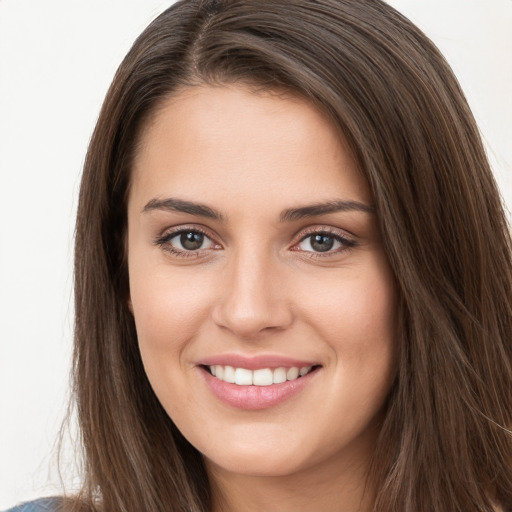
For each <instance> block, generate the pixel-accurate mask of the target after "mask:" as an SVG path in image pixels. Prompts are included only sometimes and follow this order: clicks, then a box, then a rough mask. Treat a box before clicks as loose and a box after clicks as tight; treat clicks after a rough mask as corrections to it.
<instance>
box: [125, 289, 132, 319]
mask: <svg viewBox="0 0 512 512" xmlns="http://www.w3.org/2000/svg"><path fill="white" fill-rule="evenodd" d="M126 303H127V305H128V309H129V310H130V313H131V314H132V316H133V304H132V297H131V295H130V294H128V299H127V301H126Z"/></svg>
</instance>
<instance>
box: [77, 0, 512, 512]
mask: <svg viewBox="0 0 512 512" xmlns="http://www.w3.org/2000/svg"><path fill="white" fill-rule="evenodd" d="M236 82H242V83H245V84H252V85H254V86H257V87H261V88H268V89H273V88H286V89H289V90H293V91H295V92H298V93H299V94H301V95H302V96H304V97H305V98H307V99H308V100H309V101H311V102H312V103H314V104H315V105H317V106H318V108H320V109H322V110H323V111H324V112H327V114H328V115H329V116H330V117H331V118H332V119H333V121H334V122H335V123H336V124H337V125H338V126H339V128H340V129H341V131H342V133H343V134H344V136H345V138H346V139H347V140H348V142H349V144H350V146H351V148H352V150H353V152H354V154H355V155H356V157H357V159H358V162H359V165H360V168H361V170H362V172H363V173H364V174H365V176H366V178H367V180H368V182H369V184H370V186H371V190H372V192H373V197H374V203H375V206H376V210H377V214H378V217H379V222H380V228H381V231H382V235H383V239H384V241H385V242H384V243H385V250H386V253H387V256H388V259H389V262H390V265H391V267H392V269H393V272H394V275H395V278H396V282H397V284H398V288H399V295H400V299H399V312H398V316H399V323H400V329H399V336H398V339H397V345H398V355H399V356H398V357H399V361H398V372H397V378H396V381H395V383H394V386H393V389H392V391H391V394H390V396H389V399H388V406H387V413H386V416H385V419H384V421H383V424H382V427H381V433H380V438H379V440H378V442H377V445H376V449H375V455H374V458H373V462H372V466H371V474H370V477H371V478H372V479H373V480H374V482H375V483H376V485H377V489H378V493H377V496H376V501H375V506H374V510H375V511H378V512H396V511H407V512H410V511H425V512H427V511H428V512H431V511H434V510H439V511H441V510H442V511H443V512H455V511H459V512H462V511H464V512H467V511H491V510H493V509H492V502H493V501H494V502H496V503H501V504H502V505H507V506H508V505H511V504H512V480H511V477H512V443H511V432H510V431H509V430H508V429H509V428H510V427H511V426H512V418H511V405H512V400H511V398H512V368H511V361H512V358H511V355H512V354H511V349H512V343H511V341H512V339H511V338H512V262H511V240H510V236H509V232H508V227H507V224H506V221H505V216H504V213H503V208H502V205H501V201H500V197H499V194H498V191H497V187H496V185H495V182H494V180H493V177H492V174H491V171H490V168H489V165H488V162H487V159H486V156H485V152H484V149H483V146H482V142H481V139H480V136H479V133H478V130H477V128H476V126H475V122H474V119H473V117H472V115H471V112H470V110H469V108H468V105H467V103H466V101H465V99H464V96H463V93H462V91H461V89H460V87H459V85H458V83H457V81H456V79H455V77H454V76H453V74H452V72H451V70H450V69H449V67H448V65H447V64H446V62H445V60H444V59H443V57H442V56H441V55H440V53H439V51H438V50H437V49H436V47H435V46H434V45H433V44H432V42H431V41H429V40H428V38H427V37H426V36H425V35H424V34H423V33H422V32H421V31H420V30H418V29H417V28H416V27H415V26H414V25H412V24H411V23H410V22H409V21H408V20H407V19H406V18H404V17H403V16H402V15H400V14H399V13H398V12H396V11H395V10H394V9H392V8H391V7H389V6H388V5H386V4H385V3H384V2H382V1H380V0H372V1H368V0H269V1H265V2H262V1H261V0H182V1H180V2H178V3H176V4H175V5H173V6H172V7H171V8H170V9H168V10H167V11H165V12H164V13H163V14H161V15H160V16H159V17H158V18H157V19H156V20H155V21H154V22H153V23H152V24H151V25H150V26H149V27H148V28H147V29H146V30H145V31H144V32H143V34H142V35H141V36H140V37H139V38H138V39H137V41H136V42H135V44H134V45H133V47H132V49H131V50H130V52H129V53H128V55H127V56H126V58H125V59H124V61H123V63H122V64H121V66H120V68H119V70H118V72H117V74H116V76H115V78H114V81H113V83H112V86H111V88H110V90H109V92H108V95H107V97H106V100H105V103H104V105H103V108H102V111H101V114H100V117H99V120H98V123H97V126H96V130H95V132H94V134H93V137H92V140H91V143H90V146H89V151H88V154H87V158H86V163H85V168H84V174H83V179H82V185H81V189H80V199H79V207H78V218H77V225H76V259H75V301H76V330H75V358H74V369H75V377H76V380H75V395H76V403H77V408H78V416H79V423H80V428H81V436H82V442H83V448H84V456H85V481H84V487H83V490H82V493H81V495H80V496H79V501H76V502H75V503H76V506H77V507H78V505H79V504H82V506H84V507H85V508H86V509H87V508H90V509H93V508H94V506H99V508H101V509H102V510H104V511H105V512H114V511H115V512H121V511H122V512H129V511H133V512H140V511H142V510H143V511H145V512H157V511H197V512H199V511H203V512H204V511H207V510H208V509H209V506H210V491H209V484H208V477H207V474H206V472H205V469H204V465H203V462H202V457H201V455H200V453H198V452H197V450H196V449H195V448H193V447H192V446H191V445H190V444H189V443H188V441H187V440H185V439H184V438H183V436H182V435H181V434H180V432H179V431H178V430H177V429H176V427H175V426H174V424H173V422H172V420H171V419H170V418H169V417H168V416H167V414H166V413H165V411H164V410H163V408H162V407H161V405H160V404H159V402H158V400H157V398H156V397H155V395H154V393H153V391H152V389H151V387H150V385H149V383H148V380H147V378H146V375H145V373H144V369H143V366H142V363H141V359H140V355H139V351H138V346H137V338H136V334H135V328H134V322H133V318H132V316H131V314H130V312H129V310H128V307H127V297H128V279H127V265H126V254H125V229H126V201H127V193H128V189H129V184H130V167H131V162H132V159H133V155H134V153H135V152H136V151H137V138H138V135H139V134H140V131H141V129H143V127H144V124H145V122H146V120H147V119H148V117H149V116H151V114H152V113H153V112H154V111H155V110H157V109H158V107H159V105H160V104H161V102H162V101H164V100H165V99H166V98H167V97H169V95H172V94H173V93H175V92H176V91H177V90H179V89H181V88H184V87H193V86H194V85H196V84H204V83H206V84H212V83H217V84H222V83H236Z"/></svg>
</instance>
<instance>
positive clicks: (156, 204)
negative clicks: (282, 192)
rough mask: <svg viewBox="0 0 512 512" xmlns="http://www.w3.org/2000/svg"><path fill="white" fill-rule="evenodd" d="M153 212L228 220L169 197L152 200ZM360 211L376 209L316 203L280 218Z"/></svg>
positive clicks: (148, 206) (290, 210)
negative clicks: (163, 211)
mask: <svg viewBox="0 0 512 512" xmlns="http://www.w3.org/2000/svg"><path fill="white" fill-rule="evenodd" d="M153 210H166V211H173V212H181V213H188V214H190V215H196V216H200V217H206V218H208V219H215V220H219V221H221V222H224V221H225V220H226V219H225V217H224V215H222V213H221V212H219V211H217V210H214V209H213V208H210V207H209V206H206V205H205V204H201V203H195V202H192V201H185V200H184V199H176V198H173V197H169V198H166V199H157V198H154V199H151V200H150V201H149V202H148V203H147V204H146V206H144V208H143V210H142V211H143V212H150V211H153ZM351 211H359V212H364V213H374V212H375V209H374V208H373V207H372V206H370V205H367V204H365V203H361V202H359V201H344V200H334V201H327V202H323V203H314V204H310V205H307V206H301V207H298V208H288V209H286V210H284V211H283V212H282V213H281V215H280V216H279V220H280V222H293V221H296V220H300V219H304V218H310V217H316V216H318V215H325V214H328V213H336V212H351Z"/></svg>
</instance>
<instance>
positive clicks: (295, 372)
mask: <svg viewBox="0 0 512 512" xmlns="http://www.w3.org/2000/svg"><path fill="white" fill-rule="evenodd" d="M298 376H299V369H298V368H297V367H295V366H292V367H291V368H288V371H287V372H286V380H295V379H296V378H297V377H298Z"/></svg>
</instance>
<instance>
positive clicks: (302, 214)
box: [279, 200, 375, 222]
mask: <svg viewBox="0 0 512 512" xmlns="http://www.w3.org/2000/svg"><path fill="white" fill-rule="evenodd" d="M352 211H356V212H364V213H375V209H374V208H373V207H372V206H370V205H367V204H364V203H360V202H359V201H343V200H335V201H327V202H325V203H316V204H311V205H308V206H302V207H300V208H289V209H287V210H285V211H284V212H282V213H281V215H280V218H279V220H280V221H281V222H292V221H295V220H300V219H304V218H309V217H316V216H318V215H325V214H327V213H336V212H352Z"/></svg>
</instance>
